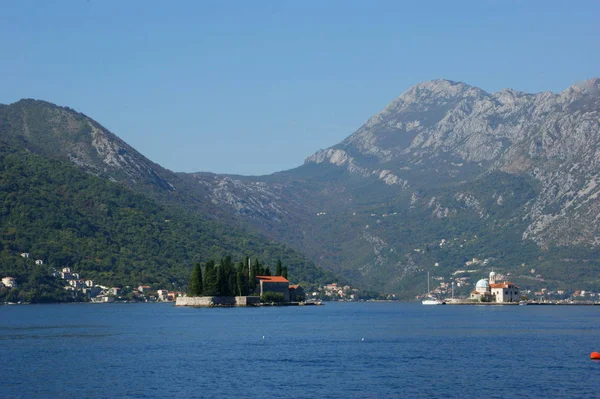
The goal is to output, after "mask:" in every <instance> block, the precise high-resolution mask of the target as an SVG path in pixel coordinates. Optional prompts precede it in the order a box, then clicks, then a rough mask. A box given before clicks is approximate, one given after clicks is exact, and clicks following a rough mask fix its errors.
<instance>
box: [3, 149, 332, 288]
mask: <svg viewBox="0 0 600 399" xmlns="http://www.w3.org/2000/svg"><path fill="white" fill-rule="evenodd" d="M22 252H28V253H30V254H31V258H33V259H41V260H43V261H44V265H43V267H42V268H41V269H42V270H41V271H40V270H39V269H40V268H39V267H38V268H33V267H32V266H31V262H27V261H26V259H23V258H21V257H20V256H19V254H20V253H22ZM227 255H229V256H232V257H233V258H234V259H241V258H243V257H244V256H251V257H256V258H258V259H260V261H261V262H262V263H265V264H267V265H268V264H272V265H274V264H275V261H276V260H277V259H281V260H282V262H283V264H284V265H285V266H287V267H288V269H289V274H290V278H291V279H292V280H293V281H299V282H305V283H313V282H317V281H319V282H320V281H324V280H326V279H327V276H326V274H325V273H324V272H322V271H321V270H319V269H317V268H316V267H315V266H314V264H312V263H311V262H309V261H307V260H306V259H305V258H304V257H303V256H302V255H300V254H299V253H297V252H295V251H293V250H291V249H290V248H288V247H286V246H285V245H281V244H278V243H275V242H272V241H268V240H266V239H264V238H263V237H261V236H259V235H256V234H253V233H251V232H248V231H243V230H241V229H239V230H236V229H234V228H231V227H226V226H224V225H221V224H219V223H218V222H210V221H207V220H205V219H204V218H202V217H200V215H195V214H192V213H189V212H187V211H185V210H183V209H181V208H179V207H175V206H164V205H160V204H158V203H156V202H155V201H153V200H152V199H149V198H147V197H145V196H143V195H141V194H139V193H135V192H133V191H131V190H130V189H129V188H127V187H125V186H123V185H121V184H118V183H112V182H110V181H108V180H105V179H102V178H98V177H95V176H93V175H91V174H89V173H86V172H84V171H82V170H81V169H79V168H77V167H75V166H72V165H71V164H69V163H65V162H62V161H57V160H51V159H47V158H45V157H43V156H40V155H37V154H34V153H31V152H29V151H23V150H21V149H16V148H14V146H13V145H11V144H9V143H6V142H0V275H2V276H6V275H11V276H14V277H17V278H18V279H19V280H20V282H25V281H28V278H29V276H30V275H31V274H32V273H34V272H35V273H40V272H43V271H48V272H50V271H51V270H52V268H61V267H65V266H70V267H71V268H73V269H74V270H75V271H77V272H79V273H80V274H81V275H82V276H85V277H86V278H91V279H93V280H95V281H96V282H97V283H99V284H106V285H134V286H136V285H138V284H141V283H145V284H155V285H161V286H163V287H166V288H176V287H184V286H185V285H186V284H187V282H188V279H189V275H190V271H191V267H192V266H191V265H193V264H194V262H205V261H207V260H209V259H219V258H221V257H224V256H227Z"/></svg>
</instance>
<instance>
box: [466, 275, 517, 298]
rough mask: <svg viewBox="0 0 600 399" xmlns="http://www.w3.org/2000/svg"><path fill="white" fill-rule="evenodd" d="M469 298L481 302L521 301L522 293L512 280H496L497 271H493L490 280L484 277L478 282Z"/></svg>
mask: <svg viewBox="0 0 600 399" xmlns="http://www.w3.org/2000/svg"><path fill="white" fill-rule="evenodd" d="M469 298H470V299H473V300H476V301H480V302H519V301H520V300H521V294H520V293H519V287H517V286H516V285H514V284H513V283H511V282H510V281H500V282H498V281H496V272H494V271H492V272H491V273H490V278H489V281H488V279H485V278H484V279H481V280H479V281H478V282H477V284H476V285H475V290H474V291H472V292H471V296H470V297H469Z"/></svg>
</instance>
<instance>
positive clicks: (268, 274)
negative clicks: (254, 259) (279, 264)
mask: <svg viewBox="0 0 600 399" xmlns="http://www.w3.org/2000/svg"><path fill="white" fill-rule="evenodd" d="M264 273H265V274H264V275H265V276H270V275H271V270H269V266H267V267H265V272H264Z"/></svg>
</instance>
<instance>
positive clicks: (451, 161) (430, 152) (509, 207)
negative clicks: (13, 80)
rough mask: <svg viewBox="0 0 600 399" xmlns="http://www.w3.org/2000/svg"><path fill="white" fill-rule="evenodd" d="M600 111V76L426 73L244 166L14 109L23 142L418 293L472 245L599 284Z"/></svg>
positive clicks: (518, 272)
mask: <svg viewBox="0 0 600 399" xmlns="http://www.w3.org/2000/svg"><path fill="white" fill-rule="evenodd" d="M599 112H600V79H592V80H589V81H585V82H582V83H578V84H575V85H573V86H571V87H569V88H568V89H566V90H565V91H563V92H561V93H558V94H554V93H550V92H544V93H537V94H528V93H521V92H516V91H513V90H511V89H505V90H502V91H500V92H497V93H493V94H490V93H487V92H485V91H483V90H481V89H479V88H476V87H472V86H469V85H467V84H464V83H459V82H452V81H448V80H434V81H430V82H423V83H420V84H417V85H415V86H413V87H411V88H410V89H408V90H407V91H406V92H405V93H403V94H402V95H401V96H400V97H398V98H397V99H396V100H394V101H393V102H392V103H391V104H389V105H388V106H387V107H385V108H384V109H383V110H382V111H381V112H380V113H378V114H376V115H374V116H372V117H371V118H369V119H368V120H367V122H366V123H365V124H364V125H363V126H361V127H360V128H359V129H358V130H357V131H356V132H355V133H354V134H352V135H351V136H349V137H348V138H346V139H345V140H343V141H342V142H341V143H339V144H337V145H335V146H333V147H331V148H327V149H324V150H320V151H318V152H316V153H315V154H313V155H312V156H309V157H308V158H307V159H306V161H305V163H304V165H303V166H301V167H298V168H296V169H292V170H289V171H284V172H279V173H275V174H273V175H269V176H261V177H244V176H227V175H216V174H212V173H203V172H199V173H193V174H186V173H173V172H170V171H168V170H165V169H163V168H161V167H160V166H159V165H156V164H154V163H152V162H151V161H149V160H147V159H146V158H145V157H143V156H142V155H141V154H139V153H138V152H137V151H135V150H134V149H133V148H131V147H130V146H128V145H127V144H126V143H124V142H123V141H122V140H120V139H119V138H118V137H116V136H115V135H113V134H112V133H110V132H108V131H106V130H105V129H103V128H102V127H101V126H100V125H99V124H98V123H96V122H94V121H92V120H90V119H89V118H87V117H86V116H84V115H82V114H78V113H76V112H74V111H72V110H69V109H66V108H59V107H55V106H52V105H51V104H48V103H44V102H40V101H32V100H24V101H20V102H18V103H15V104H11V105H8V106H2V107H1V108H0V115H2V118H3V119H2V121H3V122H2V123H3V126H2V135H3V136H10V137H11V138H12V140H13V142H16V143H17V144H18V145H20V146H22V147H25V148H28V149H29V150H31V151H36V152H38V153H40V154H43V155H46V156H52V157H60V158H62V159H69V160H71V162H73V163H74V164H76V165H78V166H80V167H82V168H84V169H85V170H87V171H89V172H90V173H93V174H95V175H98V176H101V177H104V178H108V179H111V180H113V181H117V182H123V183H125V184H127V185H128V186H130V187H132V188H134V189H137V190H139V191H141V192H144V193H146V194H149V195H151V196H152V197H153V198H154V199H156V200H158V201H161V202H163V203H168V204H178V205H183V206H185V207H186V208H187V209H189V210H192V211H194V212H198V213H199V214H201V215H203V217H205V218H208V219H211V220H219V221H221V222H223V223H226V224H229V225H238V226H245V227H246V228H254V229H258V230H260V231H261V232H262V233H263V234H265V235H267V236H268V237H270V238H272V239H276V240H279V241H282V242H285V243H287V244H289V245H290V246H292V247H293V248H295V249H297V250H299V251H302V252H304V253H305V254H307V255H308V256H309V257H310V258H311V259H313V260H314V261H315V262H316V263H317V265H319V266H321V267H323V268H325V269H327V270H330V271H333V272H335V273H339V274H340V275H342V276H344V277H345V278H347V279H348V280H349V281H350V282H352V283H354V284H359V285H362V286H365V287H369V288H373V289H377V290H384V291H389V292H400V293H401V294H403V293H404V294H405V295H406V296H409V295H412V294H413V293H414V292H415V291H418V290H420V289H421V287H420V286H416V284H417V283H418V284H420V285H421V286H422V285H423V284H424V281H425V280H424V279H423V272H424V270H425V269H431V270H432V271H434V272H435V273H436V274H438V275H440V276H449V275H451V274H452V273H454V272H455V271H456V270H458V269H461V268H464V265H465V262H466V261H467V260H469V259H472V258H481V259H483V258H487V259H488V263H486V267H488V268H489V267H495V268H497V269H500V270H502V271H503V272H506V273H512V274H513V275H514V279H516V280H517V281H523V282H525V283H532V284H534V283H535V281H530V280H531V276H530V272H529V270H530V269H532V268H534V269H537V272H536V274H541V275H542V276H543V277H544V278H545V279H546V282H547V283H548V284H554V285H557V286H566V285H568V284H584V285H588V286H598V285H599V280H598V278H597V274H596V272H597V271H598V266H599V265H598V260H597V248H598V245H599V244H600V236H599V234H600V231H599V229H600V223H599V222H598V218H599V217H600V207H599V205H598V201H597V196H598V195H599V194H600V187H598V182H600V169H599V167H598V162H599V159H600V153H598V151H600V150H599V148H600V147H599V144H600V114H599ZM6 121H10V126H9V127H8V128H7V127H6V126H7V125H6V124H7V122H6ZM200 128H201V127H200ZM67 133H68V134H67ZM434 264H437V265H438V266H437V267H436V266H434ZM481 269H482V270H483V268H481Z"/></svg>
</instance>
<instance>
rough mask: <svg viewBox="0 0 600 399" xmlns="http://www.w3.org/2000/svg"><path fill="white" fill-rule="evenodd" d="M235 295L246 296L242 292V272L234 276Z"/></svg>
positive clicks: (243, 291)
mask: <svg viewBox="0 0 600 399" xmlns="http://www.w3.org/2000/svg"><path fill="white" fill-rule="evenodd" d="M235 288H236V290H235V294H236V295H238V296H242V295H246V293H245V290H244V274H243V273H242V271H238V272H237V273H236V274H235Z"/></svg>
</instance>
